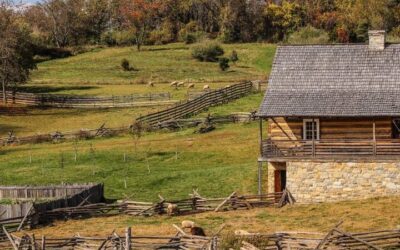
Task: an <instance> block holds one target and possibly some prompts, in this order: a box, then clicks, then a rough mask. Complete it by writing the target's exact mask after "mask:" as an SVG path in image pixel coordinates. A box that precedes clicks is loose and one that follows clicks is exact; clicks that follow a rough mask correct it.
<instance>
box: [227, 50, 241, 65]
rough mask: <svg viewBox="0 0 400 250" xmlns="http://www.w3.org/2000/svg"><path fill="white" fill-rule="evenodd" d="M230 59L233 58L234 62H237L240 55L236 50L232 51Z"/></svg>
mask: <svg viewBox="0 0 400 250" xmlns="http://www.w3.org/2000/svg"><path fill="white" fill-rule="evenodd" d="M229 60H231V61H232V62H233V63H236V62H237V61H239V57H238V54H237V52H236V50H233V51H232V53H231V56H230V57H229Z"/></svg>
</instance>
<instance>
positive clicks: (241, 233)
mask: <svg viewBox="0 0 400 250" xmlns="http://www.w3.org/2000/svg"><path fill="white" fill-rule="evenodd" d="M235 235H236V236H246V235H250V233H249V232H247V231H245V230H235Z"/></svg>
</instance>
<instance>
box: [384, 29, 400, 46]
mask: <svg viewBox="0 0 400 250" xmlns="http://www.w3.org/2000/svg"><path fill="white" fill-rule="evenodd" d="M387 41H388V42H389V43H400V26H397V27H395V28H394V29H392V31H391V32H389V34H388V36H387Z"/></svg>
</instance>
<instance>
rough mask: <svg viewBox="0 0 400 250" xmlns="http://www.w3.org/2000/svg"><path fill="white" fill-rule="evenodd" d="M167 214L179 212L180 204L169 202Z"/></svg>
mask: <svg viewBox="0 0 400 250" xmlns="http://www.w3.org/2000/svg"><path fill="white" fill-rule="evenodd" d="M167 214H168V215H169V216H172V215H177V214H179V208H178V205H176V204H172V203H168V206H167Z"/></svg>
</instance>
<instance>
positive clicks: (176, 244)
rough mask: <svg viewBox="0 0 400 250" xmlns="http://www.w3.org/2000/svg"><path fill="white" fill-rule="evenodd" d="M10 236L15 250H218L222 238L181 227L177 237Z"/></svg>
mask: <svg viewBox="0 0 400 250" xmlns="http://www.w3.org/2000/svg"><path fill="white" fill-rule="evenodd" d="M174 226H175V225H174ZM175 227H177V226H175ZM6 233H7V234H8V238H7V241H6V242H5V244H3V246H4V247H7V246H9V247H13V248H14V249H37V250H45V249H88V250H89V249H96V250H106V249H110V250H113V249H120V250H132V249H144V250H146V249H193V250H217V249H218V237H217V236H216V235H215V236H212V237H206V236H197V235H189V234H186V233H185V232H184V231H183V230H182V229H180V228H179V232H178V233H177V234H176V235H174V236H160V235H143V236H136V235H134V231H132V229H131V228H126V229H125V233H124V235H118V234H117V233H116V232H115V230H114V232H113V233H112V234H111V235H109V236H106V237H104V236H95V237H93V236H92V237H90V236H89V237H87V236H86V237H84V236H80V235H75V236H73V237H69V238H68V237H51V236H42V237H41V238H39V239H36V238H35V237H34V236H32V235H29V234H24V235H22V236H20V237H19V236H16V235H13V234H9V233H8V232H6ZM0 247H1V246H0Z"/></svg>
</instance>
